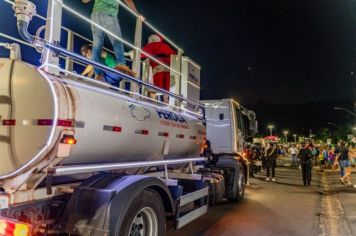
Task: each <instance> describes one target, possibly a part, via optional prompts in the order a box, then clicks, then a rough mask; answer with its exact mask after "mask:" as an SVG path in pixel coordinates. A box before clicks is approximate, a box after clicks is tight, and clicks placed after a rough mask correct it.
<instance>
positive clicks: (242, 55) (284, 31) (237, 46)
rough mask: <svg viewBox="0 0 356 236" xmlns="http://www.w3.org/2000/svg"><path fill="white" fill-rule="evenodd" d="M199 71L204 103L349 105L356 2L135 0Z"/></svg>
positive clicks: (142, 10) (332, 0)
mask: <svg viewBox="0 0 356 236" xmlns="http://www.w3.org/2000/svg"><path fill="white" fill-rule="evenodd" d="M137 5H138V8H139V9H140V11H141V12H142V13H143V14H144V15H146V16H147V18H148V19H149V20H150V21H152V22H153V23H154V24H155V25H157V26H159V27H160V28H161V29H163V31H164V32H167V34H168V35H170V36H172V38H174V39H175V40H176V41H177V42H178V43H179V44H180V45H182V46H183V47H184V49H185V51H186V53H187V54H188V55H189V56H191V57H192V58H193V59H194V60H197V61H198V62H199V63H200V64H201V65H202V67H203V73H202V75H203V76H202V78H203V80H202V88H203V91H202V96H203V97H204V98H217V97H230V96H233V97H236V98H237V99H238V100H240V101H241V102H242V103H250V102H255V101H259V100H264V101H267V102H272V103H282V104H284V103H300V102H309V101H324V100H330V99H332V100H346V99H351V97H352V90H351V88H352V87H351V81H352V80H351V78H352V72H354V71H356V68H355V61H356V60H355V59H356V45H355V42H356V1H351V0H350V1H344V0H340V1H335V0H319V1H303V0H298V1H288V0H281V1H275V0H248V1H246V0H245V1H238V0H231V1H228V0H225V1H216V0H214V1H212V0H205V1H201V0H197V1H190V0H181V1H166V0H150V1H143V0H137Z"/></svg>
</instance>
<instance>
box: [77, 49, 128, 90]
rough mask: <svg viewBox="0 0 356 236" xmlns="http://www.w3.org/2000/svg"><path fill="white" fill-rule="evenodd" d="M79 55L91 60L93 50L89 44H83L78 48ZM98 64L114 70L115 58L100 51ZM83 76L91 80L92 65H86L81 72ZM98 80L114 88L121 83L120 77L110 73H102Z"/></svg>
mask: <svg viewBox="0 0 356 236" xmlns="http://www.w3.org/2000/svg"><path fill="white" fill-rule="evenodd" d="M80 53H81V54H82V56H84V57H86V58H88V59H91V58H92V56H93V49H92V46H91V45H89V44H85V45H83V46H82V47H81V48H80ZM100 63H101V64H104V65H105V66H107V67H109V68H112V69H114V68H116V67H117V62H116V59H115V57H114V56H113V55H112V54H111V53H110V52H108V51H106V50H104V49H102V50H101V53H100ZM82 75H83V76H87V77H89V78H92V77H93V75H94V67H93V66H92V65H88V66H87V67H86V68H85V69H84V71H83V72H82ZM97 79H98V80H105V81H106V82H107V83H110V84H111V85H114V86H119V83H120V81H121V78H120V76H118V75H116V74H114V73H110V72H105V73H103V75H102V76H100V78H97Z"/></svg>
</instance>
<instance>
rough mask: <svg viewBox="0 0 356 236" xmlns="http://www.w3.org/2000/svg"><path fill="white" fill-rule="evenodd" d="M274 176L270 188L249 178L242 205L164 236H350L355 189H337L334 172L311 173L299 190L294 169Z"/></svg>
mask: <svg viewBox="0 0 356 236" xmlns="http://www.w3.org/2000/svg"><path fill="white" fill-rule="evenodd" d="M276 175H277V182H276V183H272V182H266V181H264V176H263V175H259V176H257V177H256V178H252V179H251V181H250V183H251V184H250V186H248V187H247V191H246V195H245V199H244V200H243V201H242V202H240V203H229V202H226V203H223V204H220V205H218V206H216V207H214V208H210V210H209V212H208V214H207V215H205V216H203V217H201V218H200V219H197V220H196V221H194V222H192V223H190V224H188V225H187V226H185V227H183V228H182V229H180V230H179V231H174V230H169V231H168V236H178V235H179V236H182V235H187V236H188V235H192V236H198V235H204V236H229V235H238V236H239V235H241V236H244V235H246V236H254V235H256V236H257V235H261V236H269V235H271V236H272V235H273V236H276V235H283V236H295V235H298V236H299V235H300V236H306V235H308V236H314V235H315V236H329V235H330V236H333V235H335V236H336V235H337V236H339V235H342V236H349V235H350V236H351V235H356V204H355V203H356V199H355V197H356V189H354V188H353V187H350V186H342V185H341V184H340V182H339V180H338V178H339V177H338V172H337V171H323V172H320V171H319V170H318V169H317V168H315V169H314V170H313V181H312V186H310V187H304V186H302V181H301V173H300V171H299V170H298V168H291V167H279V168H278V169H277V172H276ZM354 175H356V174H354ZM355 178H356V177H355Z"/></svg>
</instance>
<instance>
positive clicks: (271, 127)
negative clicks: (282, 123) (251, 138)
mask: <svg viewBox="0 0 356 236" xmlns="http://www.w3.org/2000/svg"><path fill="white" fill-rule="evenodd" d="M267 127H268V128H269V132H270V134H271V136H272V135H273V132H272V130H273V128H274V126H273V125H269V126H267Z"/></svg>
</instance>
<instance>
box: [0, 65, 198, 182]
mask: <svg viewBox="0 0 356 236" xmlns="http://www.w3.org/2000/svg"><path fill="white" fill-rule="evenodd" d="M0 119H1V120H0V160H1V164H0V179H5V178H9V177H13V176H16V175H18V174H21V173H22V172H25V171H28V170H31V171H36V168H38V169H45V168H46V166H49V165H72V164H84V163H85V164H87V163H111V162H115V163H117V162H129V161H143V160H161V159H175V158H185V157H196V156H199V154H200V149H201V145H202V142H203V140H204V138H205V127H204V126H203V124H202V121H201V120H200V119H197V118H196V117H194V116H191V115H188V114H182V113H177V112H174V111H172V109H171V108H169V107H159V106H155V105H153V104H152V103H149V102H147V101H146V102H145V101H143V100H139V99H133V98H132V97H129V96H126V95H123V94H119V93H117V92H115V91H110V90H109V89H106V88H98V87H94V86H92V85H89V84H85V83H84V82H80V81H77V80H73V79H63V78H59V77H55V76H50V75H48V74H45V73H44V72H42V71H38V70H37V68H34V67H32V66H30V65H28V64H25V63H24V62H21V61H12V60H10V59H5V58H3V59H0ZM67 131H70V132H71V133H73V134H74V137H75V139H76V140H77V143H76V144H75V145H72V146H71V150H70V155H69V156H68V157H65V158H64V159H63V160H61V161H60V162H59V163H57V161H55V160H56V156H57V155H58V152H57V151H58V150H57V149H58V143H59V142H60V139H61V138H62V137H63V133H64V132H67ZM45 161H46V164H45V165H43V163H45ZM41 163H42V165H41Z"/></svg>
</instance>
